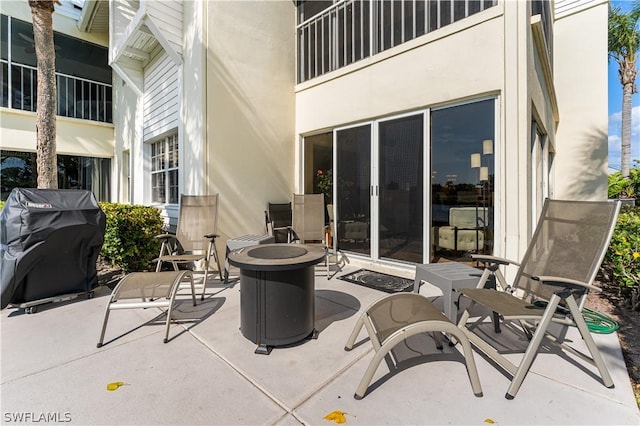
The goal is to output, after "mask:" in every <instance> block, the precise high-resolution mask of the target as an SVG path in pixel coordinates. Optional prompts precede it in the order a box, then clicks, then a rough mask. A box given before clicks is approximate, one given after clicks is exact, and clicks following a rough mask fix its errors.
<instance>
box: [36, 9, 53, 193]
mask: <svg viewBox="0 0 640 426" xmlns="http://www.w3.org/2000/svg"><path fill="white" fill-rule="evenodd" d="M54 4H60V2H59V1H58V0H29V6H30V7H31V17H32V19H33V40H34V44H35V49H36V62H37V65H38V99H37V109H36V139H37V141H36V163H37V170H38V188H57V187H58V166H57V164H56V163H57V162H56V99H57V97H58V95H57V89H56V52H55V48H54V44H53V17H52V15H53V10H54Z"/></svg>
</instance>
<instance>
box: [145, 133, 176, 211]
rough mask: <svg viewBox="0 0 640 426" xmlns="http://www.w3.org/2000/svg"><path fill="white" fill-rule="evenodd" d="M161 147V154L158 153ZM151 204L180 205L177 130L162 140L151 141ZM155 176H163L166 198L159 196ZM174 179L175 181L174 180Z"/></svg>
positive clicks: (158, 186) (162, 137)
mask: <svg viewBox="0 0 640 426" xmlns="http://www.w3.org/2000/svg"><path fill="white" fill-rule="evenodd" d="M156 147H159V149H160V151H161V152H158V153H156V150H157V149H158V148H156ZM149 151H150V156H149V158H150V163H151V164H150V171H149V179H150V188H151V203H152V204H156V205H177V204H178V203H179V194H180V187H179V179H178V178H179V174H180V143H179V138H178V131H177V129H176V130H174V131H172V132H171V133H169V134H167V135H164V136H161V137H160V138H157V139H154V140H153V141H149ZM155 176H162V186H163V187H164V188H163V192H162V193H163V195H164V197H159V196H157V195H158V194H157V192H156V191H157V190H156V188H160V185H156V182H155V180H154V177H155ZM172 178H173V179H174V180H172Z"/></svg>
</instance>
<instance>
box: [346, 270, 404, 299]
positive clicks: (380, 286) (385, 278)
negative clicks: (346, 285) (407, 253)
mask: <svg viewBox="0 0 640 426" xmlns="http://www.w3.org/2000/svg"><path fill="white" fill-rule="evenodd" d="M338 279H339V280H343V281H348V282H350V283H354V284H358V285H362V286H365V287H369V288H374V289H376V290H380V291H384V292H386V293H399V292H401V291H405V292H411V291H413V283H414V280H410V279H407V278H401V277H396V276H395V275H389V274H383V273H382V272H375V271H369V270H368V269H358V270H357V271H355V272H352V273H350V274H346V275H342V276H341V277H338Z"/></svg>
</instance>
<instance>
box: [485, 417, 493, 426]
mask: <svg viewBox="0 0 640 426" xmlns="http://www.w3.org/2000/svg"><path fill="white" fill-rule="evenodd" d="M484 422H485V423H489V424H490V425H494V424H496V422H495V420H493V419H489V418H486V419H484Z"/></svg>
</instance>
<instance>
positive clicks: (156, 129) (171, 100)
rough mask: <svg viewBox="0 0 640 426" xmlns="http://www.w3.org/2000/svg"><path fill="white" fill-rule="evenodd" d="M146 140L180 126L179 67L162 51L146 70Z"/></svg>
mask: <svg viewBox="0 0 640 426" xmlns="http://www.w3.org/2000/svg"><path fill="white" fill-rule="evenodd" d="M143 114H144V126H143V127H144V130H143V135H144V136H143V137H144V140H145V141H146V140H149V139H151V138H154V137H156V136H158V135H161V134H162V133H164V132H166V131H168V130H170V129H173V128H176V127H177V126H178V119H179V109H178V67H177V66H176V64H175V63H174V62H173V61H171V59H170V58H169V56H168V55H167V54H166V53H165V52H164V51H163V52H162V53H161V54H160V55H158V56H157V57H156V58H155V59H153V60H152V61H151V64H150V65H149V66H148V67H147V69H146V70H145V75H144V112H143Z"/></svg>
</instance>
